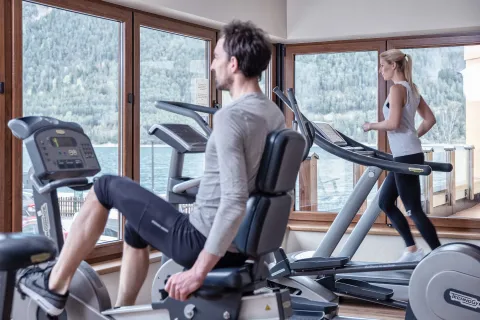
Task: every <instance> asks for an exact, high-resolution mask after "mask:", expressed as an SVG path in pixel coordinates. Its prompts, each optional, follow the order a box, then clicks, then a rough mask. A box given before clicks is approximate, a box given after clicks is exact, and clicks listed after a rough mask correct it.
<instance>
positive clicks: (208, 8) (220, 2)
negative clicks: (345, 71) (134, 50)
mask: <svg viewBox="0 0 480 320" xmlns="http://www.w3.org/2000/svg"><path fill="white" fill-rule="evenodd" d="M106 1H107V2H112V3H116V4H119V5H123V6H126V7H131V8H135V9H138V10H143V11H146V12H151V13H157V14H161V15H165V16H169V17H172V18H176V19H181V20H183V21H188V22H194V23H197V24H201V25H205V26H210V27H214V28H220V27H221V26H222V25H224V24H225V23H228V22H229V21H231V20H232V19H234V18H235V19H241V20H251V21H252V22H254V23H255V24H257V25H258V26H259V27H261V28H262V29H264V30H265V31H266V32H268V33H269V34H270V36H272V39H284V38H285V37H286V34H287V25H286V19H287V14H286V8H287V0H260V1H259V0H241V1H239V0H235V1H233V0H227V1H225V0H106Z"/></svg>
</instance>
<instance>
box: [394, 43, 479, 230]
mask: <svg viewBox="0 0 480 320" xmlns="http://www.w3.org/2000/svg"><path fill="white" fill-rule="evenodd" d="M479 40H480V39H479ZM441 42H442V39H441V38H440V39H438V41H437V43H438V44H435V42H433V43H431V44H430V45H429V46H428V47H424V44H422V43H419V42H418V41H417V40H415V39H413V40H410V41H408V40H405V41H403V42H402V41H392V42H391V45H390V46H391V47H396V48H399V49H402V51H404V52H405V53H408V54H409V55H411V57H412V61H413V81H414V82H415V84H416V85H417V87H418V89H419V91H420V93H421V94H422V96H423V98H424V99H425V101H426V102H427V103H428V104H429V106H430V107H431V109H432V111H433V113H434V114H435V117H436V119H437V123H436V125H435V126H434V127H433V128H432V129H431V130H430V132H428V133H427V134H426V135H425V136H423V137H422V138H421V140H422V145H423V147H424V148H425V149H427V150H428V156H429V157H431V159H433V161H438V162H449V163H451V164H452V165H453V166H454V170H453V171H452V172H451V173H444V172H434V173H433V174H432V175H431V177H425V178H423V179H422V186H423V187H424V188H422V190H423V195H422V197H423V199H428V200H429V202H426V203H431V204H430V205H426V206H425V209H426V211H427V213H428V215H429V216H430V217H432V218H433V219H434V221H435V224H436V225H443V224H446V223H447V221H450V222H449V223H448V225H449V226H458V225H459V224H458V223H460V224H463V222H458V223H457V222H455V220H465V219H470V220H480V209H479V208H480V206H479V201H478V193H479V192H480V174H479V171H478V165H480V162H479V160H478V146H479V145H480V140H479V137H480V131H479V129H478V124H477V119H478V107H479V106H480V97H479V96H478V90H476V89H474V88H478V86H479V85H480V45H479V44H476V43H475V42H474V43H471V44H469V43H466V44H460V45H456V44H450V43H449V44H448V45H443V44H442V43H441ZM458 42H462V41H461V40H459V41H458ZM477 43H480V41H478V40H477ZM420 122H421V117H420V116H417V118H416V124H417V125H419V124H420ZM429 183H430V184H431V185H432V187H431V190H429V189H428V185H429ZM439 219H443V220H444V221H443V222H441V221H440V220H439ZM479 225H480V224H479Z"/></svg>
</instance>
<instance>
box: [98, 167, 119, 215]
mask: <svg viewBox="0 0 480 320" xmlns="http://www.w3.org/2000/svg"><path fill="white" fill-rule="evenodd" d="M118 178H121V177H119V176H115V175H111V174H105V175H102V176H101V177H100V178H98V179H96V180H95V183H94V185H93V190H94V191H95V195H96V196H97V199H98V201H99V202H100V203H101V204H102V206H104V207H105V208H106V209H108V210H110V209H112V208H113V203H112V197H111V193H110V190H111V188H112V187H111V185H112V181H114V180H115V179H118Z"/></svg>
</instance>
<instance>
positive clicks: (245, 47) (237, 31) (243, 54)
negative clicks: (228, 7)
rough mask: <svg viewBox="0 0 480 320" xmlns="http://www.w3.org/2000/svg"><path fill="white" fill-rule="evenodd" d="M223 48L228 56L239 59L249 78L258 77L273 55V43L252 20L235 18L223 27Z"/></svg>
mask: <svg viewBox="0 0 480 320" xmlns="http://www.w3.org/2000/svg"><path fill="white" fill-rule="evenodd" d="M221 37H224V38H225V42H224V44H223V49H224V50H225V51H226V52H227V54H228V58H229V59H230V58H231V57H232V56H233V57H235V58H237V60H238V68H239V69H240V70H241V71H242V73H243V75H244V76H245V77H247V78H253V77H258V78H260V76H261V75H262V72H263V71H264V70H265V69H267V67H268V64H269V63H270V58H271V56H272V49H271V44H270V41H269V39H268V36H267V35H266V34H265V32H264V31H263V30H262V29H260V28H257V27H256V26H255V25H254V24H253V23H252V22H250V21H248V22H242V21H238V20H234V21H232V22H230V23H229V24H227V25H226V26H224V27H223V29H222V32H221Z"/></svg>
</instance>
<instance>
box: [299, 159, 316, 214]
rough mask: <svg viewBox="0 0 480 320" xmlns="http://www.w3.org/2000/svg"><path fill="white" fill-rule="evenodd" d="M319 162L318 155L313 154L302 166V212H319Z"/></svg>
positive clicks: (300, 196)
mask: <svg viewBox="0 0 480 320" xmlns="http://www.w3.org/2000/svg"><path fill="white" fill-rule="evenodd" d="M317 160H318V155H317V154H316V153H313V154H312V155H311V156H309V157H308V158H307V159H305V161H303V162H302V165H301V166H300V181H299V189H300V194H299V198H300V211H318V205H317V202H318V197H317Z"/></svg>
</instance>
